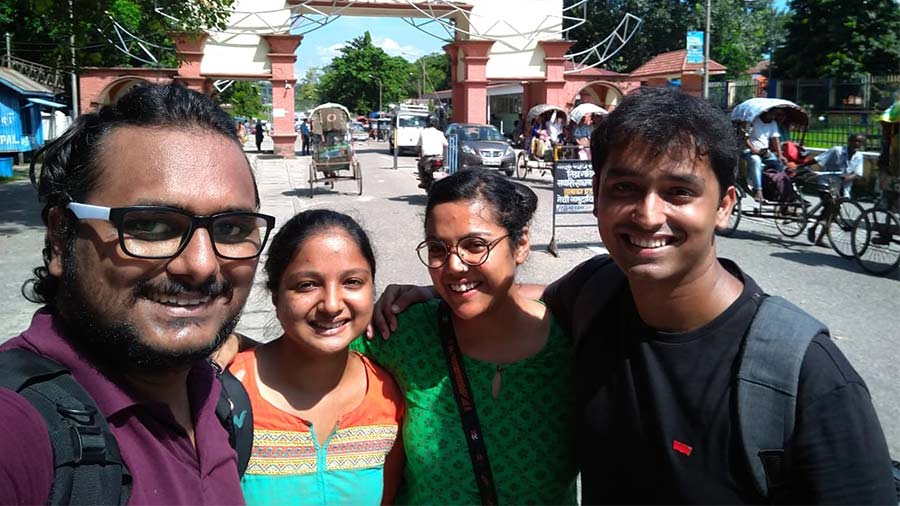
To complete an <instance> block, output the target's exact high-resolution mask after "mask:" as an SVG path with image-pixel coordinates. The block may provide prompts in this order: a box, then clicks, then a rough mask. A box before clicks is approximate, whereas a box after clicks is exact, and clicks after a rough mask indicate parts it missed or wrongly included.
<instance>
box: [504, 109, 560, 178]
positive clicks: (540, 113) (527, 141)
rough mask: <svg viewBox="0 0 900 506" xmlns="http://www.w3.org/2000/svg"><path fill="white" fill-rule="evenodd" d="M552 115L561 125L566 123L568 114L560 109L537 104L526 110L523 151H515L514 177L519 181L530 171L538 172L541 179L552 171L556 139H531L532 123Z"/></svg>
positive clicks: (541, 137)
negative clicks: (554, 115)
mask: <svg viewBox="0 0 900 506" xmlns="http://www.w3.org/2000/svg"><path fill="white" fill-rule="evenodd" d="M554 113H555V114H556V116H557V118H558V119H560V120H561V125H562V126H565V124H566V121H568V114H566V111H565V110H563V109H562V108H561V107H558V106H555V105H550V104H538V105H536V106H534V107H532V108H531V109H529V110H528V114H527V115H526V116H525V126H524V129H523V132H524V135H525V137H524V139H523V149H519V150H516V176H518V178H519V179H525V176H527V175H528V174H529V173H531V171H532V170H540V171H541V177H543V176H544V174H545V172H549V171H550V170H551V169H553V161H554V159H555V157H556V156H557V155H558V153H557V152H556V150H555V149H554V148H555V145H556V144H557V139H550V138H549V136H540V137H536V136H534V137H533V136H532V134H531V131H532V123H533V122H534V121H535V120H536V119H538V118H539V117H541V118H543V117H544V116H548V118H547V119H548V120H549V116H552V115H553V114H554ZM560 131H562V127H560ZM544 137H546V138H544Z"/></svg>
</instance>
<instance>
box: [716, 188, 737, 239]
mask: <svg viewBox="0 0 900 506" xmlns="http://www.w3.org/2000/svg"><path fill="white" fill-rule="evenodd" d="M735 202H737V191H736V190H735V189H734V186H729V187H728V189H727V190H725V195H723V196H722V200H720V201H719V208H718V209H716V229H717V230H724V229H725V228H726V227H728V219H729V218H730V217H731V210H732V209H734V204H735Z"/></svg>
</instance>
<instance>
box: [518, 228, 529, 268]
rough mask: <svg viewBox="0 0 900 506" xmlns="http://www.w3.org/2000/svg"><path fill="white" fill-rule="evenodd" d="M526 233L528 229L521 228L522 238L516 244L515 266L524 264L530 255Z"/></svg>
mask: <svg viewBox="0 0 900 506" xmlns="http://www.w3.org/2000/svg"><path fill="white" fill-rule="evenodd" d="M528 232H529V230H528V227H522V237H521V238H520V239H519V240H518V241H517V242H516V250H515V256H516V265H521V264H524V263H525V260H528V255H530V254H531V238H530V236H529V233H528Z"/></svg>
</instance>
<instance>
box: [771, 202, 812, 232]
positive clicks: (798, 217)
mask: <svg viewBox="0 0 900 506" xmlns="http://www.w3.org/2000/svg"><path fill="white" fill-rule="evenodd" d="M806 213H807V203H806V200H804V199H803V197H800V198H798V199H797V200H794V201H792V202H784V203H779V204H775V228H777V229H778V231H779V232H781V234H782V235H784V236H785V237H797V236H798V235H800V234H802V233H803V231H804V230H805V229H806V216H807V214H806Z"/></svg>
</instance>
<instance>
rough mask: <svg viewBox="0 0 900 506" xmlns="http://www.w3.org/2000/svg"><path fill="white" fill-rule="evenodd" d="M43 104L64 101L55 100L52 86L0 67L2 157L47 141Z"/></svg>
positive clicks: (49, 104) (60, 105) (54, 103)
mask: <svg viewBox="0 0 900 506" xmlns="http://www.w3.org/2000/svg"><path fill="white" fill-rule="evenodd" d="M41 107H51V108H60V107H65V105H63V104H58V103H56V102H54V101H53V91H52V90H51V89H50V88H47V87H46V86H44V85H42V84H40V83H38V82H36V81H33V80H31V79H29V78H28V77H25V76H24V75H22V74H20V73H19V72H16V71H15V70H13V69H10V68H5V67H0V158H7V157H11V156H12V155H13V154H15V153H25V152H28V151H33V150H36V149H38V148H40V147H41V146H43V145H44V129H43V127H42V126H41ZM0 175H3V174H0Z"/></svg>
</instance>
